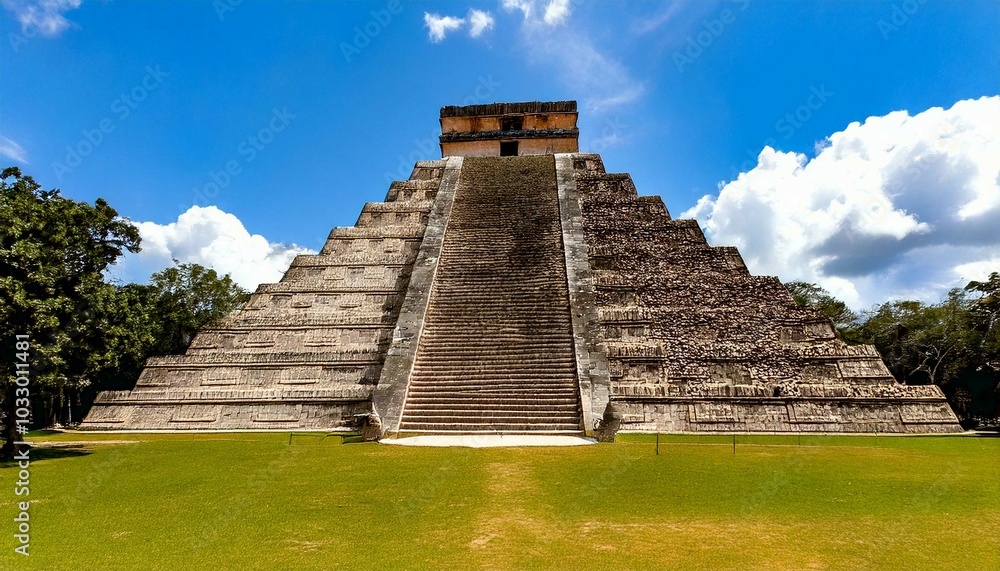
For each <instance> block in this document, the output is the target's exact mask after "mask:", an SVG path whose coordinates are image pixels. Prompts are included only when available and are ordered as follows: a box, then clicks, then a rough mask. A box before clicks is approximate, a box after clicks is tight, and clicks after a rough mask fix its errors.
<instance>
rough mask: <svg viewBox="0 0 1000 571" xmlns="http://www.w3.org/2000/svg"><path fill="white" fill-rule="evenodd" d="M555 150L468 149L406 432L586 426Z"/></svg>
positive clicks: (578, 429) (554, 430)
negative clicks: (486, 152)
mask: <svg viewBox="0 0 1000 571" xmlns="http://www.w3.org/2000/svg"><path fill="white" fill-rule="evenodd" d="M570 319H571V316H570V308H569V293H568V291H567V284H566V270H565V260H564V253H563V243H562V233H561V226H560V222H559V204H558V197H557V192H556V181H555V166H554V161H553V157H552V156H525V157H466V159H465V162H464V164H463V167H462V173H461V177H460V179H459V184H458V189H457V193H456V196H455V202H454V205H453V207H452V211H451V217H450V219H449V222H448V227H447V231H446V233H445V238H444V244H443V247H442V251H441V257H440V260H439V261H438V268H437V274H436V276H435V279H434V285H433V289H432V292H431V296H430V300H429V303H428V308H427V314H426V318H425V321H424V329H423V331H422V333H421V336H420V343H419V347H418V348H417V354H416V360H415V362H414V366H413V371H412V374H411V376H410V383H409V390H408V392H407V397H406V403H405V406H404V409H403V417H402V423H401V425H400V431H401V432H433V433H486V434H494V433H525V432H531V433H550V434H580V433H582V432H583V427H582V422H581V416H580V398H579V389H578V383H577V378H576V360H575V355H574V350H573V337H572V325H571V321H570Z"/></svg>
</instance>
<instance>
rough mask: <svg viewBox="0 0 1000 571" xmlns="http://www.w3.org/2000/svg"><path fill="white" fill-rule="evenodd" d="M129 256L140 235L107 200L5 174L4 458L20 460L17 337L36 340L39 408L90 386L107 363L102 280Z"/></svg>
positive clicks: (1, 196)
mask: <svg viewBox="0 0 1000 571" xmlns="http://www.w3.org/2000/svg"><path fill="white" fill-rule="evenodd" d="M125 251H130V252H138V251H139V232H138V230H137V229H136V228H135V227H134V226H133V225H132V224H130V223H129V222H128V221H127V220H124V219H122V218H121V217H119V216H118V213H117V212H116V211H115V210H114V209H113V208H111V207H110V206H109V205H108V204H107V202H105V201H104V200H103V199H97V200H96V201H95V202H94V204H93V205H91V204H88V203H86V202H79V201H75V200H71V199H68V198H65V197H63V196H61V194H60V192H59V190H42V188H41V186H40V185H39V184H38V183H36V182H35V181H34V180H33V179H32V178H31V177H28V176H23V175H22V174H21V171H20V170H19V169H17V168H14V167H12V168H8V169H5V170H4V171H3V172H2V174H0V319H2V322H3V324H4V329H5V332H4V336H3V339H2V341H0V354H2V357H0V359H3V362H4V363H5V369H6V371H5V372H4V373H5V374H4V375H3V377H2V378H3V381H2V382H3V387H2V389H3V390H2V391H0V395H2V399H3V401H2V403H0V411H2V413H3V419H2V423H3V427H2V428H3V440H4V444H3V449H2V453H3V454H4V455H6V456H9V455H11V454H12V453H13V451H14V443H15V442H16V440H17V439H18V438H19V437H18V434H17V431H16V427H17V425H16V423H15V420H14V414H15V410H16V409H17V408H18V407H16V406H15V404H17V403H18V401H17V399H18V398H22V397H19V395H18V393H17V388H19V387H17V386H16V378H17V373H16V371H17V368H16V365H17V361H18V360H19V358H18V357H17V344H16V343H17V340H18V339H17V338H16V337H15V336H16V335H27V336H29V337H30V350H29V351H28V353H27V355H25V358H26V360H27V361H28V362H29V364H30V366H31V369H30V373H31V374H30V379H31V383H30V386H29V387H28V388H29V391H28V392H30V394H31V395H32V397H33V401H34V402H42V403H44V402H45V401H46V399H48V400H49V402H52V401H53V400H54V399H57V398H60V397H59V396H58V395H63V394H65V393H66V391H68V390H69V391H78V390H79V389H80V388H81V387H83V386H86V385H87V384H89V383H90V382H91V378H92V376H93V374H94V373H95V372H96V369H98V368H100V367H101V366H102V360H103V359H105V358H107V353H101V352H94V351H92V349H93V343H94V340H95V339H96V338H101V337H103V336H104V335H105V334H106V329H107V323H103V322H101V319H100V315H101V312H100V311H99V310H98V307H99V305H100V302H101V300H102V299H104V298H105V297H106V296H108V295H111V290H109V289H108V287H109V286H108V284H106V283H105V282H104V279H103V276H102V274H103V272H104V270H105V269H106V268H107V267H108V266H109V265H110V264H112V263H114V262H115V261H116V260H118V258H119V257H121V256H122V255H123V253H124V252H125ZM22 395H23V393H22Z"/></svg>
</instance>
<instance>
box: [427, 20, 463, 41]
mask: <svg viewBox="0 0 1000 571" xmlns="http://www.w3.org/2000/svg"><path fill="white" fill-rule="evenodd" d="M464 24H465V19H464V18H455V17H454V16H440V15H438V14H431V13H429V12H424V26H425V27H426V28H427V33H428V34H429V35H430V38H431V41H432V42H434V43H437V42H440V41H441V40H443V39H444V37H445V35H446V34H447V33H448V32H450V31H452V30H457V29H459V28H461V27H462V26H463V25H464Z"/></svg>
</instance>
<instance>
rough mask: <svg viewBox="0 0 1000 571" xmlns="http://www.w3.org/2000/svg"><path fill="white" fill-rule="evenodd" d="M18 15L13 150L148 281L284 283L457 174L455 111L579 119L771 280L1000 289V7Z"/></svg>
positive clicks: (71, 7) (332, 5)
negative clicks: (450, 121)
mask: <svg viewBox="0 0 1000 571" xmlns="http://www.w3.org/2000/svg"><path fill="white" fill-rule="evenodd" d="M3 6H4V10H3V13H2V22H0V35H2V41H0V137H2V138H0V154H2V155H3V157H2V158H3V160H4V161H5V164H11V165H18V166H20V167H21V168H22V170H23V171H25V172H26V173H28V174H31V175H32V176H34V177H35V179H36V180H38V181H39V182H40V183H41V184H42V185H43V186H45V187H58V188H61V189H62V190H63V192H64V193H65V194H66V195H67V196H70V197H72V198H76V199H80V200H87V201H92V200H94V199H95V198H97V197H103V198H105V199H106V200H108V201H109V202H110V203H111V205H112V206H114V207H115V208H117V209H118V211H119V212H120V213H121V214H122V215H123V216H127V217H128V218H130V219H132V220H133V221H136V222H137V223H139V222H141V223H142V225H141V226H140V228H141V229H142V230H143V236H144V238H145V239H146V244H147V248H146V250H147V251H146V252H145V253H144V254H143V255H142V256H139V257H138V258H136V259H132V260H129V261H128V262H126V264H125V265H124V267H122V268H120V269H119V271H118V273H117V275H118V277H120V278H122V279H126V280H138V281H142V280H144V279H145V278H146V277H148V274H149V272H150V271H152V270H156V269H159V268H161V267H163V266H164V265H165V264H168V263H169V260H170V258H171V257H178V258H180V259H182V260H185V261H198V262H201V263H208V264H211V265H215V266H216V267H218V268H219V269H221V270H223V271H231V272H233V274H234V276H235V277H237V278H238V279H239V280H240V281H241V282H242V283H244V285H248V286H251V287H252V286H253V285H255V284H256V283H257V282H260V281H273V280H276V279H277V278H278V277H280V274H281V269H283V267H284V266H285V265H287V262H288V261H289V259H290V257H291V256H292V255H294V253H295V252H299V251H303V250H307V249H312V250H318V249H319V248H320V247H321V246H322V243H323V240H324V239H325V237H326V235H327V234H328V232H329V230H330V229H331V228H332V227H334V226H345V225H351V224H353V223H354V221H355V220H356V218H357V216H358V213H359V211H360V209H361V206H362V204H363V203H364V202H365V201H377V200H381V199H383V198H384V196H385V192H386V190H387V187H388V181H389V180H391V179H400V178H406V177H407V176H408V174H409V170H410V168H411V167H412V163H413V161H414V160H418V159H429V158H437V157H438V156H439V151H438V147H437V143H436V139H435V137H436V133H437V130H438V116H437V114H438V109H439V108H440V107H441V106H443V105H452V104H467V103H488V102H492V101H524V100H558V99H576V100H578V101H579V103H580V130H581V150H582V151H596V152H600V153H601V154H602V155H603V157H604V162H605V165H606V166H607V168H608V170H609V171H614V172H628V173H630V174H631V175H632V177H633V179H634V180H635V182H636V185H637V187H638V189H639V192H640V193H641V194H660V195H661V196H663V198H664V201H665V202H666V204H667V206H668V208H669V209H670V211H671V213H672V214H674V215H675V216H678V215H680V214H682V213H684V214H686V215H691V216H696V217H697V218H698V219H699V222H701V223H702V226H703V227H704V228H705V229H706V233H707V234H708V236H709V239H710V240H711V241H712V242H713V243H716V244H719V245H723V244H735V245H738V246H740V247H741V251H743V253H744V256H745V257H746V258H747V261H748V264H749V265H750V267H751V270H752V271H754V272H755V273H765V274H776V275H778V276H779V277H781V278H782V279H785V280H790V279H808V280H810V281H817V282H819V283H821V284H822V285H825V286H827V287H828V288H829V289H831V290H832V291H834V293H837V294H839V295H841V296H842V297H844V298H845V299H848V300H849V301H850V302H851V303H852V305H854V306H855V307H867V306H869V305H870V304H872V303H876V302H880V301H884V300H885V299H889V298H891V297H900V296H917V297H924V298H927V299H933V298H934V297H936V296H940V295H941V294H942V293H943V292H944V291H947V289H948V288H949V287H953V286H956V285H963V280H965V279H971V278H972V277H980V276H981V275H982V274H983V272H984V271H986V270H988V269H990V268H993V269H995V270H1000V244H998V242H997V240H996V238H995V237H991V236H990V234H991V232H988V231H985V230H983V229H986V228H994V227H995V226H996V224H997V223H1000V182H997V183H996V184H997V185H998V186H990V181H991V180H992V181H994V182H995V181H997V180H998V178H1000V166H998V165H997V161H998V160H1000V159H996V158H993V157H991V155H992V154H993V153H992V152H986V151H987V150H989V151H992V150H993V149H995V148H1000V147H996V145H997V144H998V143H997V140H998V139H1000V133H998V131H1000V124H998V122H997V114H996V107H997V105H998V103H997V101H1000V99H997V98H996V96H997V95H998V94H1000V34H997V30H998V29H1000V3H997V2H948V1H944V2H940V1H935V0H928V1H926V2H921V1H919V0H907V1H902V0H899V1H896V2H829V3H807V2H760V1H754V0H737V1H728V0H727V1H723V2H672V3H670V2H664V3H658V2H624V1H622V2H600V3H598V2H571V1H567V0H555V1H551V0H534V1H531V0H502V1H488V2H474V1H468V2H407V1H398V2H397V1H376V2H254V1H252V0H245V1H242V2H236V1H235V0H232V1H227V0H219V1H216V2H125V1H118V2H100V1H94V2H90V1H84V2H82V3H81V2H79V1H78V0H46V1H38V0H31V1H27V2H17V1H11V0H3ZM983 98H986V99H983ZM963 101H969V103H968V104H967V105H964V106H958V107H956V103H959V102H963ZM936 107H937V108H941V109H940V111H941V112H942V113H939V114H935V113H934V112H928V110H931V109H932V108H936ZM900 111H905V112H906V113H904V114H903V115H900V114H898V113H897V114H895V115H893V112H900ZM886 117H887V118H886ZM869 118H874V119H876V120H872V121H867V120H868V119H869ZM879 118H886V119H884V120H882V121H877V119H879ZM866 121H867V122H866ZM935 121H937V123H935ZM942 121H943V122H944V123H941V122H942ZM854 122H858V123H859V124H860V125H859V126H858V128H857V129H855V130H854V131H851V130H850V129H849V125H851V124H852V123H854ZM945 123H946V124H948V125H956V124H959V123H961V124H962V125H964V127H961V128H960V129H958V131H960V133H958V134H956V132H952V131H949V132H948V133H947V134H946V135H941V134H940V133H941V129H940V128H938V127H935V125H939V124H945ZM845 132H846V134H844V133H845ZM838 133H841V134H843V135H842V136H839V137H837V136H835V135H836V134H838ZM831 137H832V139H831ZM941 140H946V141H945V143H944V144H943V145H938V146H937V147H935V146H934V143H935V141H937V142H940V141H941ZM837 141H840V143H838V142H837ZM872 141H880V143H879V144H880V145H881V146H880V147H879V149H881V150H880V151H879V152H878V153H874V152H871V153H869V152H867V151H866V152H863V153H861V155H862V156H863V157H864V161H867V162H863V163H857V162H850V161H848V162H844V161H845V160H846V159H843V157H844V156H846V155H845V152H846V149H849V148H850V149H857V148H862V147H865V145H868V144H870V143H871V142H872ZM886 141H889V142H888V143H886ZM924 143H926V144H924ZM838 145H839V146H838ZM921 145H923V146H921ZM859 146H860V147H859ZM904 147H906V149H907V150H906V151H905V152H903V151H902V150H900V149H903V148H904ZM921 148H924V149H925V150H926V149H932V150H933V149H938V151H939V152H937V154H936V155H935V154H934V152H930V154H928V152H925V151H921V150H920V149H921ZM817 149H819V150H823V149H828V150H829V152H827V153H826V156H825V157H824V159H823V161H820V160H819V159H818V158H816V155H817V153H818V150H817ZM883 151H884V152H883ZM762 152H764V153H768V152H769V153H770V154H764V155H762ZM795 153H801V154H803V156H801V157H798V158H796V155H795ZM997 155H998V156H1000V153H997ZM761 157H764V158H766V159H768V162H767V163H766V164H764V163H759V159H760V158H761ZM935 160H936V161H937V162H935ZM902 163H906V164H902ZM907 164H908V165H910V168H909V169H907V168H906V165H907ZM928 164H931V165H937V166H933V167H927V166H926V165H928ZM913 165H917V167H913ZM227 168H228V169H229V171H230V172H226V170H227ZM823 172H826V173H828V174H829V176H825V175H823V174H822V173H823ZM955 172H965V173H972V174H969V176H967V177H964V178H962V177H960V178H961V180H953V179H954V176H952V177H951V178H949V176H951V175H949V173H952V174H953V173H955ZM741 173H744V176H743V177H742V178H739V180H737V179H738V177H739V175H740V174H741ZM858 173H869V174H871V176H868V175H865V176H862V175H861V174H858ZM901 173H902V174H901ZM906 173H909V175H906ZM904 175H906V176H904ZM946 175H947V176H946ZM831 177H832V179H835V182H830V180H831ZM852 177H853V178H852ZM893 177H895V178H893ZM907 177H908V178H907ZM873 178H874V179H877V180H878V181H880V182H876V183H871V184H873V186H871V188H868V186H866V185H869V183H870V180H872V179H873ZM904 180H905V181H906V183H905V184H903V183H902V182H901V181H904ZM789 181H792V182H789ZM928 181H932V182H933V181H936V182H934V183H933V184H931V183H930V182H928ZM726 183H729V184H726ZM890 183H893V184H890ZM945 183H948V184H950V185H951V186H942V185H945ZM955 185H958V187H961V188H965V191H962V192H957V191H955V189H956V188H958V187H956V186H955ZM963 185H964V186H963ZM817 189H822V190H817ZM858 189H860V190H858ZM865 189H868V190H865ZM914 189H915V190H914ZM942 193H944V194H948V195H955V196H956V198H954V200H951V201H950V202H949V201H945V202H941V199H940V196H941V195H942ZM959 195H960V196H959ZM804 196H807V197H809V198H808V200H805V201H804V202H803V200H802V199H803V197H804ZM934 197H938V198H937V199H934ZM962 197H964V198H962ZM994 198H996V200H994ZM796 201H799V202H802V204H798V203H797V202H796ZM793 203H794V204H795V205H796V206H795V208H798V210H796V209H794V208H791V207H790V206H789V205H790V204H793ZM970 204H972V206H969V205H970ZM831 205H833V206H831ZM845 205H846V206H845ZM195 206H196V207H198V208H192V207H195ZM211 207H215V208H211ZM879 208H881V210H879ZM942 209H943V210H942ZM963 209H964V210H963ZM970 209H971V210H970ZM942 211H947V212H950V213H951V216H950V218H949V217H942V215H941V212H942ZM845 212H846V214H845ZM873 212H877V213H880V214H878V216H881V217H882V218H879V217H878V216H876V217H875V218H872V216H874V215H873V214H871V213H873ZM859 213H860V214H859ZM182 215H183V216H182ZM179 217H182V218H181V219H180V220H179ZM185 217H186V218H185ZM838 217H839V218H838ZM804 220H816V221H817V222H815V223H808V224H807V223H804V222H802V221H804ZM831 221H832V223H831V224H832V225H831V224H826V223H827V222H831ZM171 223H173V226H170V224H171ZM965 228H970V229H969V230H968V232H966V230H965Z"/></svg>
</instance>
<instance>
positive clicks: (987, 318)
mask: <svg viewBox="0 0 1000 571" xmlns="http://www.w3.org/2000/svg"><path fill="white" fill-rule="evenodd" d="M965 291H967V292H971V293H973V294H974V295H977V298H976V299H975V300H974V301H973V303H972V306H971V311H972V319H973V322H974V326H975V328H976V330H977V331H979V333H980V334H981V335H982V343H983V347H982V350H983V355H984V357H985V360H986V363H987V364H988V365H989V366H990V367H991V368H992V369H994V370H996V369H1000V272H993V273H991V274H990V277H989V278H988V279H987V280H986V281H985V282H979V281H971V282H969V285H967V286H965Z"/></svg>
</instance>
